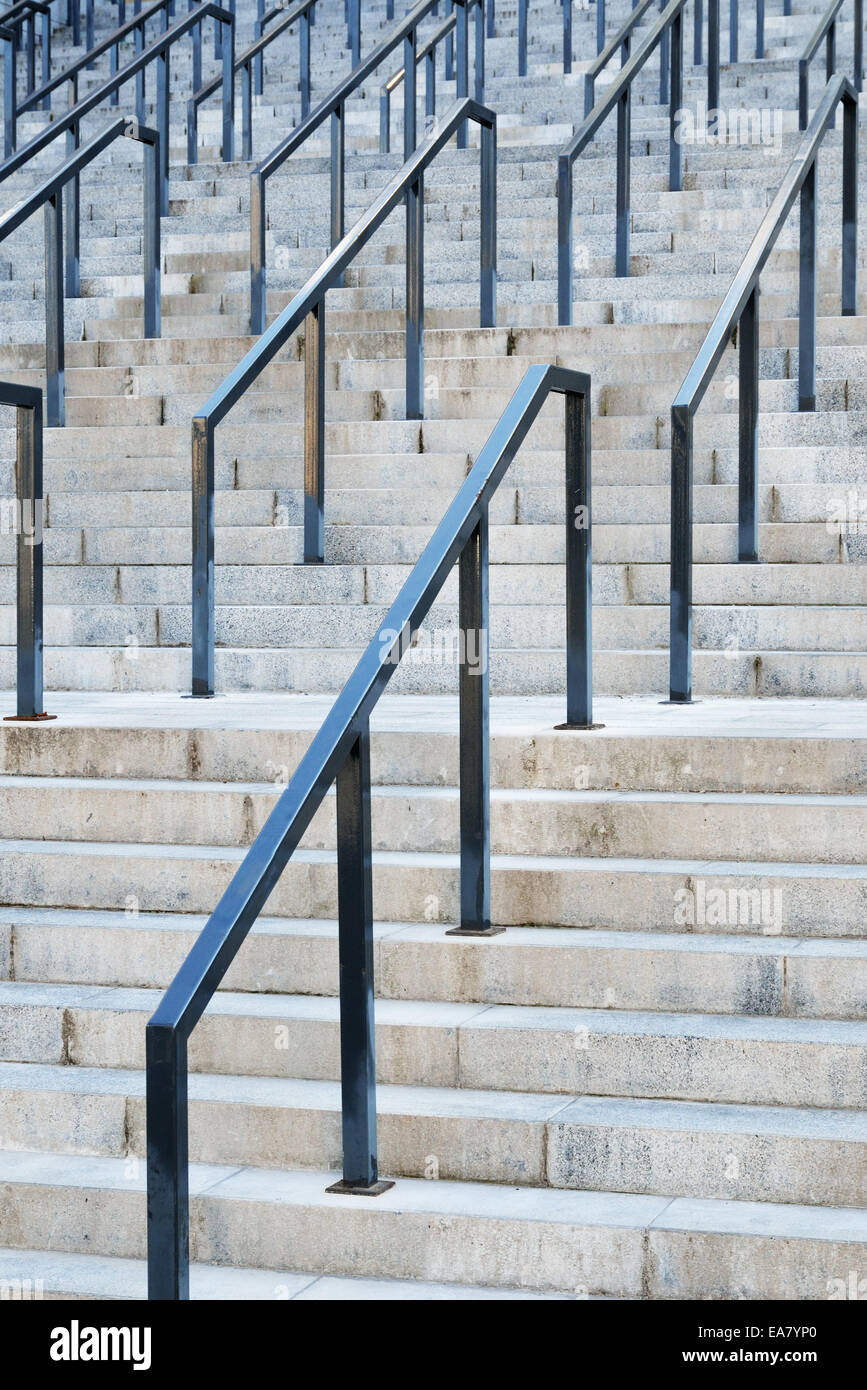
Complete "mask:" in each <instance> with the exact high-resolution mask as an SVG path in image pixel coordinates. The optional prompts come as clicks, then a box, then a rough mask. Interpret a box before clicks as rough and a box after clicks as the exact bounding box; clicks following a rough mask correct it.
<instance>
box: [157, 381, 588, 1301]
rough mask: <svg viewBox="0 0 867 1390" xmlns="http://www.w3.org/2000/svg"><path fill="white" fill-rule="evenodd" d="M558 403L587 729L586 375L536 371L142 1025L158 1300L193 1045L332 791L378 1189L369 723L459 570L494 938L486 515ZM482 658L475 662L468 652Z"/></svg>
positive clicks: (464, 721)
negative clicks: (537, 423) (561, 403)
mask: <svg viewBox="0 0 867 1390" xmlns="http://www.w3.org/2000/svg"><path fill="white" fill-rule="evenodd" d="M551 392H557V393H559V394H561V395H564V396H565V397H566V412H565V413H566V448H565V452H566V586H565V587H566V632H567V665H566V687H567V692H566V709H567V726H571V727H576V728H585V729H586V728H590V727H592V699H591V689H592V681H591V652H592V640H591V591H590V576H591V525H590V378H589V376H587V375H586V374H585V373H583V372H574V371H568V370H567V369H565V368H563V367H552V366H534V367H529V368H528V369H527V371H526V373H525V374H524V377H523V380H522V381H521V383H520V385H519V386H518V388H517V390H516V391H515V393H514V395H513V396H512V399H511V400H510V402H509V404H508V406H507V407H506V409H505V411H504V412H503V414H502V416H501V417H500V420H499V422H498V423H497V425H495V427H494V430H493V432H492V434H491V435H490V437H489V439H488V441H487V443H486V444H485V446H484V447H483V449H482V450H481V452H480V454H479V456H478V458H477V459H476V462H475V463H474V465H473V467H472V468H471V469H470V471H469V473H468V474H467V477H466V479H465V481H464V483H463V485H462V486H461V488H460V490H459V491H458V493H457V495H456V496H455V498H454V500H453V501H452V503H451V505H450V506H449V508H448V510H447V511H446V514H445V516H444V517H443V519H442V521H441V522H440V524H439V526H438V527H437V529H436V530H435V532H434V534H433V536H432V537H431V539H430V541H429V542H428V544H427V545H426V546H425V549H424V551H423V553H422V555H421V557H420V559H419V560H418V562H417V563H416V564H415V565H414V566H413V569H412V571H411V573H410V575H409V577H408V579H407V580H406V582H405V583H404V585H403V587H402V589H401V591H400V593H399V594H398V596H397V598H396V599H395V601H394V603H393V604H392V605H391V608H390V609H389V611H388V614H387V615H386V617H385V618H384V620H383V623H382V626H381V627H380V629H379V632H378V633H377V635H376V636H375V637H374V638H373V640H372V641H371V642H370V644H369V645H368V647H367V649H366V651H365V652H364V654H363V655H362V657H361V659H360V660H359V662H358V664H357V666H356V667H355V670H354V671H353V673H352V675H351V676H350V677H349V680H348V681H347V683H346V685H345V686H344V688H343V690H342V692H341V694H340V695H339V696H338V698H337V700H336V701H335V703H334V705H333V706H332V708H331V711H330V712H329V714H328V715H327V716H326V719H325V721H324V723H323V724H322V727H321V728H320V730H319V732H318V733H317V734H316V736H315V738H314V739H313V742H312V743H311V745H310V747H309V749H308V751H307V753H306V754H305V755H304V757H303V758H302V760H301V762H300V763H299V765H298V768H297V770H296V772H295V774H294V776H293V778H292V780H291V782H290V783H289V785H288V787H287V788H286V790H285V791H284V792H283V794H282V795H281V797H280V800H279V801H278V802H277V805H276V806H275V807H274V810H273V811H272V812H271V814H270V816H269V817H268V819H267V821H266V822H265V825H264V826H263V827H262V829H261V831H260V832H259V834H258V835H257V836H256V839H255V840H254V842H253V844H252V845H251V847H250V849H249V850H248V852H247V854H246V856H245V858H244V861H243V863H242V864H241V866H240V868H239V869H238V870H237V872H236V874H235V876H234V877H233V879H232V881H231V883H230V884H229V886H228V888H227V889H226V891H225V893H224V894H223V896H222V898H221V899H220V901H219V903H218V904H217V907H216V909H215V910H214V912H213V914H212V916H211V918H210V919H209V921H208V922H207V924H206V926H205V927H204V929H203V930H202V932H201V933H200V934H199V936H198V938H197V940H196V942H195V944H194V945H193V947H192V950H191V951H190V953H189V955H188V956H187V959H186V960H185V961H184V963H183V965H182V966H181V968H180V970H179V971H178V973H177V974H176V975H175V978H174V979H173V981H172V983H171V984H170V985H169V988H168V990H167V992H166V994H165V995H164V996H163V999H162V1001H161V1002H160V1004H159V1006H158V1007H157V1009H156V1012H155V1013H154V1015H153V1017H152V1018H151V1019H150V1021H149V1022H148V1024H147V1028H146V1034H145V1036H146V1057H147V1061H146V1068H147V1184H148V1202H147V1211H148V1297H149V1298H151V1299H185V1298H188V1297H189V1237H188V1225H189V1173H188V1143H187V1132H188V1119H187V1042H188V1040H189V1038H190V1035H191V1034H192V1032H193V1029H194V1028H195V1026H196V1023H197V1022H198V1020H199V1019H200V1018H201V1016H202V1014H203V1012H204V1010H205V1009H206V1008H207V1005H208V1003H209V1002H210V1000H211V998H212V997H213V995H214V993H215V991H216V990H217V988H218V987H219V985H220V983H221V981H222V980H223V978H224V976H225V973H226V971H227V969H228V967H229V966H230V964H231V962H232V960H233V959H234V957H235V955H236V954H237V952H238V950H239V948H240V946H241V944H242V943H243V941H244V939H245V937H246V936H247V933H248V932H249V931H250V928H251V927H252V926H253V924H254V922H255V921H256V919H257V917H258V916H259V914H260V912H261V911H262V909H263V908H264V906H265V904H266V902H267V901H268V898H269V896H270V894H271V892H272V891H273V889H274V887H275V885H276V884H277V881H278V880H279V878H280V875H281V874H282V872H283V870H284V869H285V867H286V865H287V864H288V862H289V860H290V858H291V857H292V855H293V854H294V852H295V850H296V849H297V848H298V845H299V843H300V841H301V838H302V836H303V835H304V832H305V830H306V829H307V827H308V826H309V824H310V822H311V820H312V819H313V816H314V814H315V812H316V810H317V808H318V807H319V806H320V805H321V803H322V801H323V800H324V798H325V796H326V794H327V793H328V791H329V788H330V787H331V785H332V784H333V783H335V782H336V784H337V885H338V888H337V891H338V917H339V923H338V938H339V950H340V1033H341V1069H340V1070H341V1091H342V1119H343V1178H342V1181H341V1182H339V1183H337V1184H335V1186H334V1187H333V1188H330V1189H329V1190H330V1191H335V1190H337V1191H342V1192H350V1193H361V1194H364V1195H368V1196H375V1195H377V1194H378V1193H379V1192H381V1191H383V1190H384V1189H385V1188H386V1187H390V1186H391V1185H392V1184H391V1183H388V1182H386V1183H383V1182H381V1181H380V1179H379V1173H378V1168H377V1146H376V1091H375V1057H374V1051H375V1049H374V1010H373V985H374V981H373V908H372V890H371V857H372V856H371V836H370V785H371V784H370V715H371V712H372V711H373V709H374V707H375V705H376V703H377V701H378V700H379V698H380V696H381V695H382V693H383V691H384V690H385V688H386V687H387V685H388V682H389V681H390V679H391V677H392V675H393V674H394V672H395V671H396V670H397V667H398V664H399V662H400V659H401V657H402V656H403V655H404V654H405V652H406V651H408V650H409V648H410V646H411V645H412V642H413V639H414V637H415V635H416V633H417V632H418V631H419V628H420V627H421V624H422V623H423V621H424V619H425V618H426V617H427V615H428V613H429V612H430V610H431V608H432V606H433V604H434V601H435V600H436V598H437V597H438V595H439V593H440V592H441V590H442V587H443V585H444V584H445V582H446V580H447V578H448V576H449V574H450V573H451V571H452V570H453V568H454V566H455V564H456V563H458V564H459V566H460V574H459V600H458V606H459V614H458V634H459V637H460V638H461V639H462V640H460V641H459V643H458V660H459V681H458V688H459V702H460V753H459V765H460V827H461V831H460V903H461V911H460V925H459V926H458V927H457V928H455V929H453V932H452V933H451V934H456V935H465V936H467V935H469V936H480V935H484V936H487V935H492V934H494V933H495V932H496V931H497V930H498V928H496V927H492V926H491V898H490V893H491V878H490V876H491V868H490V865H491V835H490V761H489V760H490V754H489V730H490V687H489V670H488V667H489V663H488V660H487V650H488V643H487V633H488V624H489V617H488V511H489V506H490V501H491V498H492V497H493V495H494V493H495V491H496V489H497V487H498V485H499V483H500V481H501V479H502V478H503V476H504V474H505V473H506V470H507V469H508V467H509V465H510V464H511V462H512V460H513V459H514V457H515V455H516V454H517V452H518V449H519V448H520V445H521V444H522V442H523V440H524V439H525V438H526V436H527V434H528V433H529V430H530V428H531V426H532V424H533V421H534V420H535V419H536V417H537V415H538V414H539V411H540V410H541V408H542V406H543V405H544V403H545V401H546V400H547V399H548V396H549V395H550V393H551ZM471 650H472V653H473V655H472V656H470V651H471Z"/></svg>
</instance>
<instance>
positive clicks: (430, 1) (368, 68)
mask: <svg viewBox="0 0 867 1390" xmlns="http://www.w3.org/2000/svg"><path fill="white" fill-rule="evenodd" d="M438 3H439V0H420V2H419V4H417V5H416V6H415V7H414V8H413V9H412V10H411V11H410V13H409V14H408V15H407V16H406V17H405V18H404V19H402V20H401V21H400V22H399V23H398V25H397V26H396V27H395V28H394V29H393V30H392V32H391V33H390V34H389V35H388V36H387V37H386V38H384V39H383V40H382V42H381V43H380V44H378V45H377V46H376V48H374V49H373V50H372V51H371V52H370V53H368V55H367V57H366V58H364V60H363V61H362V62H360V63H357V64H356V66H355V67H354V68H353V69H352V71H351V72H350V73H349V74H348V75H347V76H346V77H344V78H343V80H342V81H341V82H339V83H338V84H337V86H336V87H335V88H334V90H333V91H332V92H330V93H329V95H328V96H327V97H325V98H324V100H323V101H321V102H320V103H319V105H318V106H317V107H316V110H315V111H312V112H311V113H310V115H309V116H308V117H307V120H306V121H302V122H301V124H300V125H299V126H297V127H296V129H295V130H293V131H292V132H291V133H290V134H289V135H287V136H286V137H285V139H283V140H281V141H280V144H279V145H276V146H275V148H274V149H273V150H272V151H271V153H270V154H269V155H267V156H266V158H265V159H263V160H262V161H261V162H260V163H259V164H257V166H256V168H255V169H254V170H253V172H252V174H251V175H250V331H251V332H252V333H257V334H258V333H264V332H265V323H266V309H265V304H266V267H265V261H266V250H265V228H266V212H265V189H266V185H267V181H268V179H269V178H270V177H271V175H272V174H274V173H276V172H277V170H278V169H280V168H281V167H282V166H283V164H285V162H286V160H287V159H288V158H289V156H290V155H292V154H294V153H295V151H296V150H299V149H300V148H301V146H302V145H303V144H304V143H305V142H306V141H307V140H308V139H309V138H310V136H311V135H313V134H314V132H315V131H317V130H318V129H319V127H320V126H321V125H322V124H323V122H324V121H326V120H327V119H328V117H329V116H330V117H331V245H332V247H335V246H336V245H337V243H338V242H339V241H340V240H341V238H342V237H343V234H344V231H345V230H346V222H345V211H346V198H345V144H346V140H345V133H346V132H345V114H346V102H347V100H348V99H349V97H351V96H352V94H353V93H354V92H355V91H357V90H358V88H359V87H360V86H361V85H362V83H364V82H365V81H366V79H367V78H368V77H370V76H371V74H372V73H374V72H375V71H376V69H377V68H378V67H379V65H380V63H382V62H384V61H385V59H386V58H387V57H388V56H389V54H390V53H393V52H394V50H395V48H397V47H398V46H399V45H400V44H403V65H404V69H405V72H406V76H405V78H404V81H405V84H406V90H405V93H404V104H403V152H404V158H405V159H406V158H408V157H409V155H410V154H412V151H413V150H414V149H415V146H416V71H415V49H416V37H417V30H418V26H419V24H420V23H421V22H422V20H423V19H424V18H425V17H426V16H427V15H428V14H430V12H431V11H432V10H433V9H435V8H436V6H437V4H438ZM455 3H456V5H457V6H458V12H457V14H458V24H457V38H458V45H457V46H458V64H457V67H458V71H457V96H458V98H461V97H466V96H467V95H468V92H469V62H468V56H467V10H466V4H465V0H455ZM466 139H467V135H466V126H465V125H464V127H463V129H461V130H459V131H458V145H459V147H461V148H463V147H465V145H466Z"/></svg>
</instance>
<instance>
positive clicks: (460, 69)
mask: <svg viewBox="0 0 867 1390" xmlns="http://www.w3.org/2000/svg"><path fill="white" fill-rule="evenodd" d="M455 3H456V4H457V11H456V14H455V38H456V43H455V56H456V68H457V71H456V73H455V82H456V90H455V96H456V97H457V99H458V101H460V100H461V98H462V97H466V96H469V94H470V67H469V63H470V54H469V26H468V15H467V0H455ZM467 124H468V123H467V122H466V121H464V122H463V124H462V125H459V126H458V138H457V146H458V149H459V150H465V149H466V148H467V140H468V130H467Z"/></svg>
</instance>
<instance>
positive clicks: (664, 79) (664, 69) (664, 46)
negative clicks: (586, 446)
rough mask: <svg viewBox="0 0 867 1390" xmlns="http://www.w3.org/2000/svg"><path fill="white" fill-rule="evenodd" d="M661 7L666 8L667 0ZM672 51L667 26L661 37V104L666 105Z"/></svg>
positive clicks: (661, 0)
mask: <svg viewBox="0 0 867 1390" xmlns="http://www.w3.org/2000/svg"><path fill="white" fill-rule="evenodd" d="M659 8H660V9H661V10H662V9H664V8H665V0H660V5H659ZM670 52H671V30H670V29H669V28H668V27H667V26H666V28H665V29H664V30H663V31H662V34H661V35H660V39H659V104H660V106H665V104H666V102H667V101H668V93H669V55H670Z"/></svg>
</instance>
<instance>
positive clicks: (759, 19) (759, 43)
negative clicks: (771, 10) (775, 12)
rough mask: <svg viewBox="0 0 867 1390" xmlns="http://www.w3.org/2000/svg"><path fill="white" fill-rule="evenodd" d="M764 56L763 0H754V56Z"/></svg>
mask: <svg viewBox="0 0 867 1390" xmlns="http://www.w3.org/2000/svg"><path fill="white" fill-rule="evenodd" d="M764 56H765V0H756V57H757V58H764Z"/></svg>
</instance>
